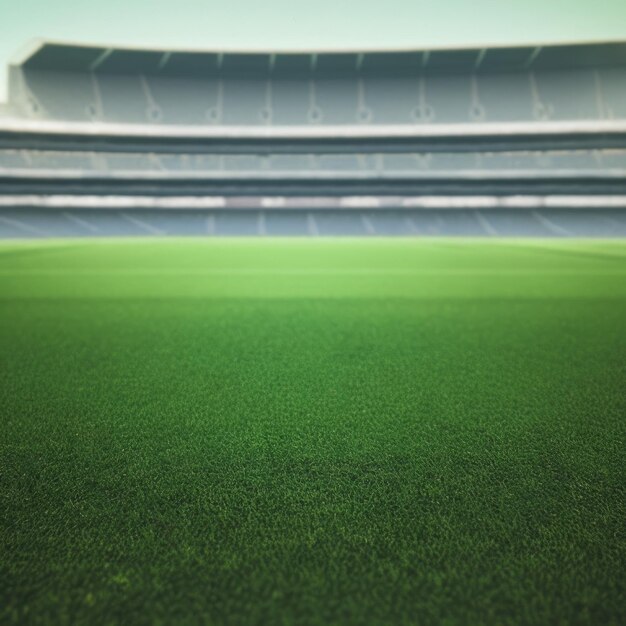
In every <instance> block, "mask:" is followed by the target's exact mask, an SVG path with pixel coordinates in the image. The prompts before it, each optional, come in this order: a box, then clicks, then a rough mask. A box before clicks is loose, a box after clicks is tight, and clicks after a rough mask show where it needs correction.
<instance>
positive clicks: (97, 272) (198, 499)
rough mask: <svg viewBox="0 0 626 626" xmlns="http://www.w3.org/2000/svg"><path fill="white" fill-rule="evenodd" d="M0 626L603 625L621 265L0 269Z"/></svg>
mask: <svg viewBox="0 0 626 626" xmlns="http://www.w3.org/2000/svg"><path fill="white" fill-rule="evenodd" d="M0 346H1V362H0V398H1V403H0V423H1V425H2V426H1V429H0V516H1V517H0V622H1V623H3V624H67V625H83V624H85V625H87V624H89V625H100V624H163V625H166V624H167V625H170V624H174V625H178V624H180V625H185V626H186V625H190V626H192V625H196V624H198V625H199V624H207V625H211V624H216V625H218V624H219V625H221V624H224V625H226V624H228V625H238V624H246V625H248V624H259V625H261V624H281V625H288V624H293V625H299V626H307V625H318V624H319V625H335V624H336V625H357V624H363V625H380V626H389V625H392V624H416V625H429V624H446V625H454V624H468V625H469V624H471V625H477V624H502V625H507V624H603V625H610V624H613V625H618V624H624V623H626V596H625V586H626V583H625V580H626V565H625V563H626V533H625V530H626V523H625V520H626V490H625V485H626V452H625V449H626V448H625V435H626V244H624V243H623V242H622V243H620V242H611V241H609V242H598V241H586V242H582V241H579V242H576V241H562V242H559V241H544V242H539V241H528V240H526V241H522V240H519V241H509V242H503V241H493V242H486V241H484V242H480V241H473V242H472V241H463V240H455V241H452V240H428V241H418V240H401V239H400V240H393V241H391V240H384V239H382V240H366V239H360V240H359V239H355V240H317V241H316V240H312V239H311V240H296V239H283V240H271V239H270V240H260V239H256V240H212V241H206V240H205V241H199V240H186V241H183V240H169V241H159V240H149V241H145V240H144V241H133V240H124V241H120V240H113V241H98V242H85V241H74V242H67V241H36V242H15V243H4V244H2V245H1V246H0Z"/></svg>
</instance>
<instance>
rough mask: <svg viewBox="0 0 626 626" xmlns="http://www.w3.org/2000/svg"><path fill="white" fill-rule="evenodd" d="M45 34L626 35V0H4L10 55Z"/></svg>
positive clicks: (0, 84)
mask: <svg viewBox="0 0 626 626" xmlns="http://www.w3.org/2000/svg"><path fill="white" fill-rule="evenodd" d="M36 38H45V39H55V40H70V41H76V42H81V43H101V44H114V45H120V46H122V45H142V46H154V47H160V48H176V47H185V48H208V49H212V48H222V47H223V48H231V49H232V48H250V47H253V48H267V49H273V50H280V49H285V48H288V49H302V50H307V49H319V48H350V49H355V48H362V49H368V48H379V47H409V48H428V47H430V46H437V47H441V46H446V45H455V46H459V45H468V46H472V45H478V46H480V45H486V44H490V43H504V44H516V43H518V44H524V43H547V42H559V41H561V42H563V41H578V40H580V41H587V40H589V41H595V40H620V39H626V0H525V1H524V2H521V1H512V0H385V1H381V0H360V1H357V0H203V1H201V0H171V1H166V0H63V1H60V0H0V100H2V99H4V95H5V84H6V72H5V67H6V64H7V63H8V60H9V59H10V58H11V57H12V56H13V55H14V54H15V53H16V52H17V51H19V50H20V49H21V48H23V47H24V45H25V44H27V43H28V42H29V41H31V40H33V39H36Z"/></svg>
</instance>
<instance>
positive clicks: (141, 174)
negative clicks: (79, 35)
mask: <svg viewBox="0 0 626 626" xmlns="http://www.w3.org/2000/svg"><path fill="white" fill-rule="evenodd" d="M625 174H626V43H621V42H616V43H603V44H578V45H561V46H553V45H548V46H529V47H516V48H497V47H490V48H484V49H458V50H452V49H445V50H443V49H442V50H419V51H371V52H318V53H286V52H283V53H252V52H245V53H244V52H240V53H237V52H189V51H159V50H139V49H136V50H130V49H118V48H106V47H96V46H77V45H69V44H59V43H46V42H37V43H35V44H33V46H32V47H31V49H30V50H29V51H28V52H27V53H26V54H24V55H22V56H21V57H20V58H17V59H15V60H14V62H13V63H12V64H11V66H10V68H9V99H8V102H7V104H6V106H4V107H3V108H2V109H0V237H35V236H108V235H116V236H117V235H146V236H149V235H169V234H172V235H203V236H204V235H206V236H210V235H289V234H298V235H310V236H317V235H329V236H332V235H407V236H420V235H460V236H546V237H557V236H558V237H563V236H576V237H579V236H598V237H614V236H626V177H625Z"/></svg>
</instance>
